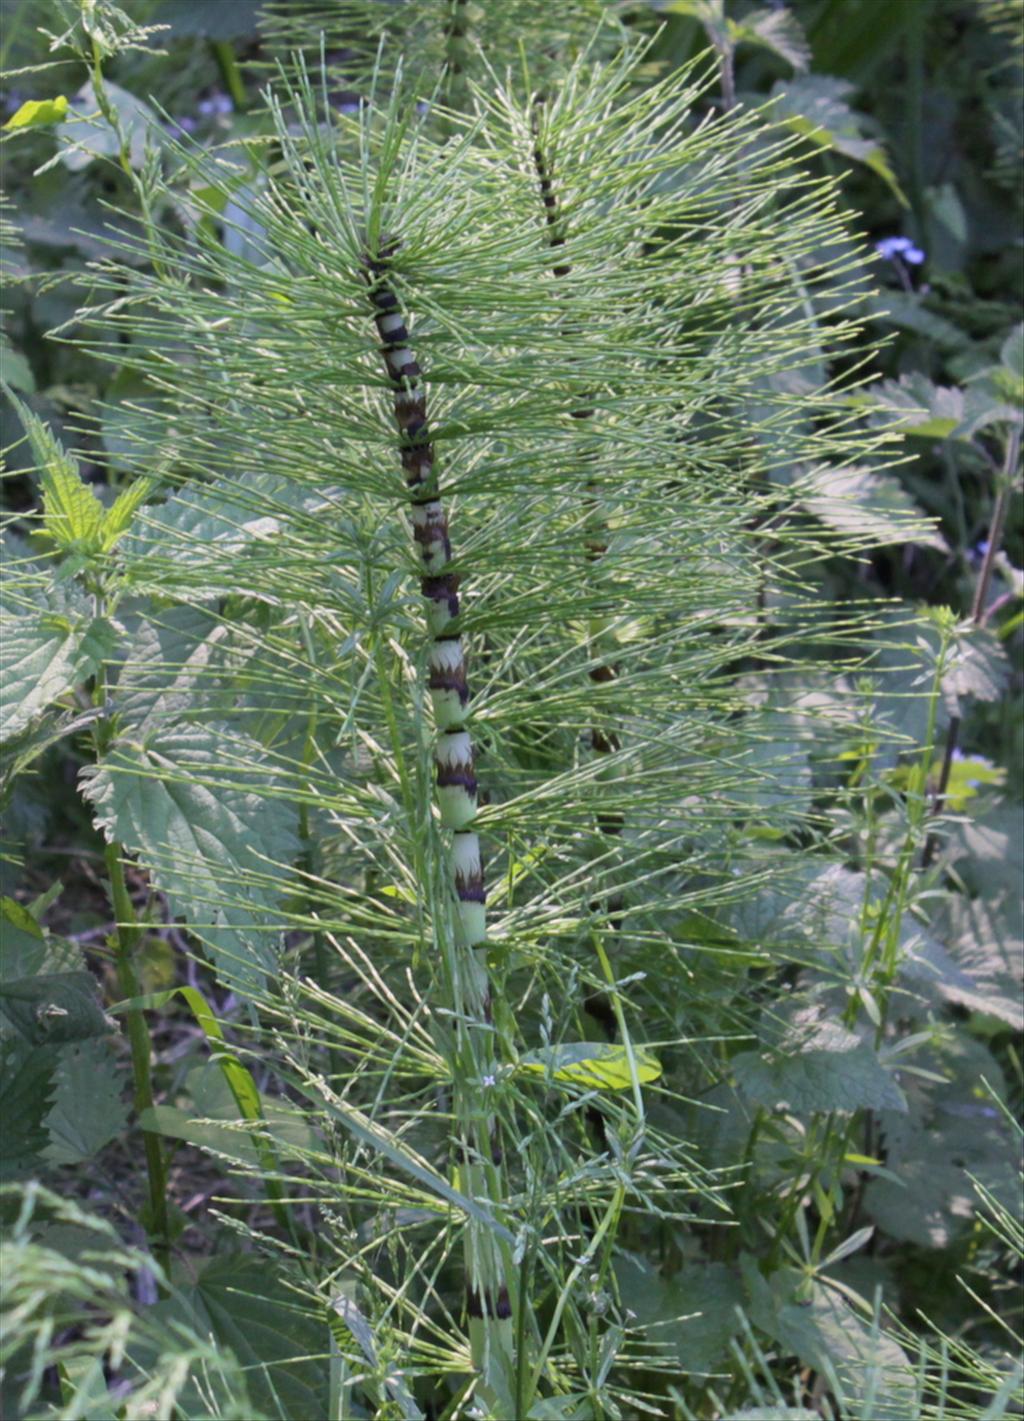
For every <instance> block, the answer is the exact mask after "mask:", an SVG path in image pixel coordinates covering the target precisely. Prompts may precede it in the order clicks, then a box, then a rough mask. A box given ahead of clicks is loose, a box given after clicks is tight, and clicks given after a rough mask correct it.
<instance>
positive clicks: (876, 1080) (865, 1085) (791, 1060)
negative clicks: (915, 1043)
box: [732, 1014, 907, 1115]
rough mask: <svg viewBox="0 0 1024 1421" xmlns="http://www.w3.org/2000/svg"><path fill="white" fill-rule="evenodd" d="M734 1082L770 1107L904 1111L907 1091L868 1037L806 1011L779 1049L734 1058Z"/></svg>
mask: <svg viewBox="0 0 1024 1421" xmlns="http://www.w3.org/2000/svg"><path fill="white" fill-rule="evenodd" d="M732 1068H733V1072H734V1074H735V1077H736V1083H737V1085H738V1086H739V1088H740V1090H742V1091H743V1093H744V1095H746V1096H747V1097H748V1099H750V1100H751V1101H752V1102H753V1103H754V1104H757V1105H763V1106H765V1107H766V1108H767V1109H769V1110H779V1109H785V1110H792V1111H795V1112H796V1113H797V1114H801V1115H810V1114H813V1113H814V1112H815V1111H828V1110H840V1111H844V1112H852V1111H854V1110H897V1111H898V1110H906V1108H907V1103H906V1099H905V1098H904V1095H903V1092H902V1091H901V1090H900V1088H899V1086H898V1085H897V1084H896V1082H895V1081H894V1080H893V1078H892V1075H891V1074H890V1072H889V1071H887V1070H886V1068H885V1066H883V1064H882V1062H881V1061H880V1060H879V1058H878V1053H877V1052H876V1051H875V1049H874V1047H873V1046H872V1045H871V1044H870V1043H869V1042H867V1041H862V1040H861V1038H860V1037H859V1036H857V1035H855V1034H854V1033H853V1032H852V1031H847V1030H846V1028H845V1027H843V1026H841V1025H840V1024H839V1023H838V1022H837V1021H829V1020H820V1019H813V1018H812V1017H811V1016H810V1014H807V1015H806V1017H805V1019H804V1020H802V1021H801V1020H799V1018H798V1020H797V1021H796V1022H795V1023H794V1025H793V1026H792V1027H791V1028H790V1030H789V1031H788V1032H787V1033H786V1035H785V1036H784V1037H783V1040H782V1042H781V1043H780V1047H779V1049H778V1050H772V1051H761V1052H758V1051H743V1052H741V1053H740V1054H739V1055H738V1056H735V1057H734V1058H733V1061H732Z"/></svg>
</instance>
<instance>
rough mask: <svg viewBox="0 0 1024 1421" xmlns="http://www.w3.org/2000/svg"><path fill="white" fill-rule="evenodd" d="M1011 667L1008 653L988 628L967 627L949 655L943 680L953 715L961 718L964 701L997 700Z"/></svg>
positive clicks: (943, 690) (943, 688)
mask: <svg viewBox="0 0 1024 1421" xmlns="http://www.w3.org/2000/svg"><path fill="white" fill-rule="evenodd" d="M1009 674H1010V668H1009V664H1008V662H1007V659H1006V651H1005V649H1004V648H1003V646H1002V644H1001V643H1000V641H999V639H998V637H997V636H996V635H995V633H994V632H992V631H990V630H989V629H988V628H987V627H973V626H971V627H964V628H963V629H962V631H961V634H960V635H959V636H958V637H957V639H956V641H955V642H954V644H953V647H952V649H951V652H950V659H949V663H948V666H947V669H946V672H945V674H944V676H943V678H942V694H943V697H944V699H945V702H946V708H947V710H948V712H949V714H950V715H960V714H961V713H962V711H961V704H960V703H961V700H962V699H963V697H965V696H972V697H973V698H974V699H975V700H978V701H997V700H998V699H999V698H1000V696H1001V695H1002V694H1003V691H1004V689H1005V687H1006V682H1007V680H1008V678H1009Z"/></svg>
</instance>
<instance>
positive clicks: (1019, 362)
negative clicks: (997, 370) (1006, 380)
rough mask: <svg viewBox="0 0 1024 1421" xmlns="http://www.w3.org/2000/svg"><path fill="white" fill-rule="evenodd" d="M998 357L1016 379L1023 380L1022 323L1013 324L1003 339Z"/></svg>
mask: <svg viewBox="0 0 1024 1421" xmlns="http://www.w3.org/2000/svg"><path fill="white" fill-rule="evenodd" d="M999 359H1000V360H1001V361H1002V363H1003V365H1005V366H1006V369H1007V370H1008V371H1009V372H1010V374H1011V375H1012V376H1014V378H1015V379H1017V380H1018V381H1024V324H1020V325H1016V326H1014V328H1013V330H1012V331H1011V332H1010V334H1009V335H1008V336H1007V337H1006V339H1005V340H1004V341H1003V344H1002V347H1001V348H1000V351H999Z"/></svg>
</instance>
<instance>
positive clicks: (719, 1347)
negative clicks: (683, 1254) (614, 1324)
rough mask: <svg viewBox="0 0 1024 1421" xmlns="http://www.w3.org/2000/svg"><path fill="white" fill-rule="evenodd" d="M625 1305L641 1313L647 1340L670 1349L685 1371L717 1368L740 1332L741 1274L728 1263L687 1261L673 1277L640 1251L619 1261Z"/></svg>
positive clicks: (617, 1268)
mask: <svg viewBox="0 0 1024 1421" xmlns="http://www.w3.org/2000/svg"><path fill="white" fill-rule="evenodd" d="M615 1278H616V1281H617V1283H618V1286H619V1291H620V1295H621V1297H622V1304H623V1307H625V1308H627V1309H628V1310H629V1311H630V1312H632V1313H634V1314H635V1315H636V1318H637V1321H638V1322H639V1324H640V1325H641V1326H642V1327H643V1328H645V1329H646V1332H647V1337H648V1340H649V1341H650V1342H651V1343H653V1344H655V1345H657V1346H660V1347H668V1348H669V1349H671V1352H672V1353H673V1354H674V1355H675V1357H676V1359H677V1360H678V1362H679V1366H680V1368H681V1369H682V1370H683V1371H684V1372H713V1371H715V1370H716V1368H718V1367H720V1366H721V1364H722V1362H723V1361H724V1360H725V1357H726V1355H727V1354H728V1350H729V1342H730V1340H731V1339H732V1337H733V1336H734V1335H735V1334H736V1332H737V1331H738V1330H739V1325H740V1324H739V1318H738V1317H737V1314H736V1309H737V1307H738V1306H739V1305H740V1304H741V1303H742V1302H743V1285H742V1284H741V1282H740V1279H739V1276H738V1275H737V1274H736V1273H735V1272H734V1271H733V1270H732V1269H731V1268H728V1267H727V1266H726V1265H725V1264H724V1263H706V1264H687V1265H684V1267H683V1268H681V1269H680V1270H679V1271H678V1272H677V1273H675V1274H674V1276H673V1277H672V1278H671V1280H669V1279H666V1278H664V1277H663V1276H662V1275H661V1273H660V1272H659V1271H658V1269H657V1268H655V1267H653V1266H652V1265H651V1264H650V1263H648V1262H646V1261H645V1260H643V1259H641V1258H638V1257H637V1256H636V1255H634V1254H631V1253H628V1254H622V1255H620V1256H619V1257H618V1258H616V1260H615Z"/></svg>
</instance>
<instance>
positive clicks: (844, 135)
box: [771, 74, 906, 205]
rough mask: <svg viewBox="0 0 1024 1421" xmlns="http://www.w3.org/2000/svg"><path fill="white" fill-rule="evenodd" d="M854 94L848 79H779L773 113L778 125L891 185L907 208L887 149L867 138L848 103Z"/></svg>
mask: <svg viewBox="0 0 1024 1421" xmlns="http://www.w3.org/2000/svg"><path fill="white" fill-rule="evenodd" d="M853 91H854V86H853V85H852V84H851V83H849V82H848V81H847V80H846V79H836V78H833V77H832V76H831V75H829V74H806V75H804V76H803V77H801V78H799V79H785V80H782V79H780V80H778V81H777V82H776V83H775V84H774V85H773V86H772V90H771V98H772V99H773V100H774V103H773V106H772V113H773V115H774V117H775V118H776V119H777V121H778V122H780V123H782V124H784V125H785V126H786V127H787V128H790V129H792V130H793V132H794V133H800V134H803V135H804V136H805V137H806V138H808V139H810V141H811V142H812V143H816V144H817V145H818V146H819V147H821V148H828V149H831V150H832V151H833V152H836V153H842V155H843V157H844V158H852V159H853V160H854V161H855V162H857V163H863V164H864V165H865V166H866V167H868V168H870V169H871V171H872V172H874V173H877V174H878V176H879V177H880V178H882V180H883V181H884V182H886V183H888V185H889V187H890V188H891V189H892V191H893V192H894V193H895V194H896V196H897V197H898V198H899V199H900V201H901V202H902V203H903V204H904V205H906V198H905V197H904V195H903V193H902V191H901V190H900V186H899V183H898V182H897V181H896V175H895V173H894V172H893V170H892V167H891V165H890V163H889V159H888V156H887V155H886V152H885V149H884V148H883V147H882V145H881V143H879V142H878V140H877V139H874V138H869V137H867V136H866V133H865V127H866V124H867V122H868V120H866V119H865V118H864V116H863V115H862V114H858V113H855V112H854V110H853V109H852V108H851V107H850V105H849V104H848V103H847V99H848V98H849V96H850V95H851V94H852V93H853Z"/></svg>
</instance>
